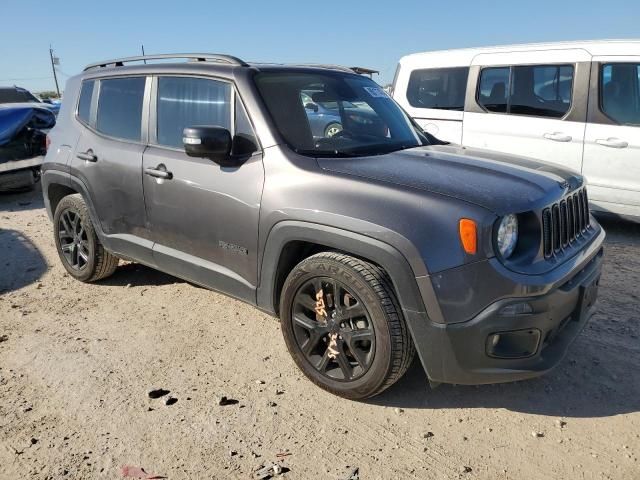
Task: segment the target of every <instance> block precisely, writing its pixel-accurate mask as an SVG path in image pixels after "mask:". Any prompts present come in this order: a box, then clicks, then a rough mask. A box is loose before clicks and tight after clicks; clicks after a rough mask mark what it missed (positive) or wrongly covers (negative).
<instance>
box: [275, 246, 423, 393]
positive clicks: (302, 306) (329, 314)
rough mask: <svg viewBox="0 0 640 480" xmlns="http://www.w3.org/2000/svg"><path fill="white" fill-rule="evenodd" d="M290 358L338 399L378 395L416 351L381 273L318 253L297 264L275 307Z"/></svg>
mask: <svg viewBox="0 0 640 480" xmlns="http://www.w3.org/2000/svg"><path fill="white" fill-rule="evenodd" d="M280 316H281V327H282V332H283V335H284V338H285V342H286V344H287V348H288V349H289V352H290V353H291V355H292V356H293V358H294V360H295V362H296V363H297V365H298V366H299V367H300V369H301V370H302V371H303V372H304V374H305V375H306V376H307V377H309V379H310V380H311V381H313V382H314V383H315V384H317V385H319V386H320V387H322V388H324V389H325V390H328V391H330V392H331V393H334V394H336V395H340V396H342V397H346V398H351V399H362V398H367V397H371V396H374V395H377V394H378V393H380V392H382V391H383V390H384V389H386V388H387V387H389V386H390V385H392V384H393V383H394V382H396V381H397V380H398V379H399V378H400V377H402V375H403V374H404V373H405V371H406V370H407V368H408V367H409V365H410V364H411V361H412V359H413V356H414V352H415V350H414V347H413V343H412V342H411V339H410V337H409V333H408V330H407V326H406V323H405V321H404V319H403V317H402V313H401V311H400V309H399V308H398V302H397V300H396V298H395V294H394V292H393V289H392V287H391V282H390V280H389V278H388V276H387V274H386V273H385V272H384V271H383V270H382V269H380V268H379V267H377V266H375V265H373V264H371V263H368V262H365V261H363V260H360V259H357V258H354V257H351V256H348V255H344V254H340V253H335V252H323V253H319V254H317V255H313V256H312V257H309V258H307V259H306V260H304V261H302V262H301V263H300V264H298V265H297V266H296V267H295V268H294V269H293V271H292V272H291V273H290V274H289V277H288V278H287V280H286V282H285V284H284V287H283V291H282V296H281V301H280Z"/></svg>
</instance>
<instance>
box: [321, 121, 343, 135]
mask: <svg viewBox="0 0 640 480" xmlns="http://www.w3.org/2000/svg"><path fill="white" fill-rule="evenodd" d="M341 131H342V125H340V124H339V123H338V122H332V123H330V124H329V125H327V126H326V128H325V129H324V136H325V138H331V137H333V136H334V135H335V134H336V133H339V132H341Z"/></svg>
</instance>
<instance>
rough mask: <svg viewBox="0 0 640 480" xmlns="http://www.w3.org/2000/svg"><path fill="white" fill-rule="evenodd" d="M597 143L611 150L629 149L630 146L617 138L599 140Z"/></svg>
mask: <svg viewBox="0 0 640 480" xmlns="http://www.w3.org/2000/svg"><path fill="white" fill-rule="evenodd" d="M596 143H597V144H598V145H602V146H603V147H609V148H627V147H628V146H629V142H625V141H624V140H620V139H619V138H615V137H609V138H599V139H597V140H596Z"/></svg>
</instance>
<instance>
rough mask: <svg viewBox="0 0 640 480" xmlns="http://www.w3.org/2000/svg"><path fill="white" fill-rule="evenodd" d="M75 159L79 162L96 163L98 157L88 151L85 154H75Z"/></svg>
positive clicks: (91, 151)
mask: <svg viewBox="0 0 640 480" xmlns="http://www.w3.org/2000/svg"><path fill="white" fill-rule="evenodd" d="M76 157H78V158H79V159H80V160H86V161H87V162H97V161H98V157H96V155H95V154H94V153H93V150H91V149H89V150H87V151H86V152H79V153H76Z"/></svg>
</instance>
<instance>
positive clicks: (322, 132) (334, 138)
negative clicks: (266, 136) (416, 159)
mask: <svg viewBox="0 0 640 480" xmlns="http://www.w3.org/2000/svg"><path fill="white" fill-rule="evenodd" d="M255 82H256V85H257V87H258V90H259V92H260V95H261V96H262V98H263V100H264V102H265V104H266V106H267V109H268V110H269V113H270V114H271V117H272V118H273V120H274V122H275V125H276V127H277V129H278V130H279V131H280V133H281V134H282V136H283V137H284V139H285V141H286V142H287V144H289V146H290V147H291V148H292V149H293V150H295V151H296V152H298V153H301V154H304V155H312V156H323V157H332V156H337V157H342V156H365V155H380V154H384V153H389V152H393V151H396V150H402V149H405V148H412V147H418V146H421V145H429V144H430V141H429V138H428V137H427V136H426V135H425V134H424V133H423V132H422V131H421V130H420V128H419V127H418V126H417V125H416V124H415V123H414V122H413V121H412V120H411V119H410V118H409V116H407V115H406V114H405V113H404V111H403V110H402V109H401V108H400V107H398V105H397V104H396V103H395V102H394V101H393V100H392V99H391V98H389V96H388V95H387V94H386V93H385V92H384V91H383V90H382V88H380V86H379V85H378V84H376V83H375V82H374V81H373V80H370V79H368V78H366V77H360V76H357V75H351V74H345V73H340V72H320V73H317V72H310V73H307V72H295V71H289V72H263V73H259V74H257V75H256V77H255Z"/></svg>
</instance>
